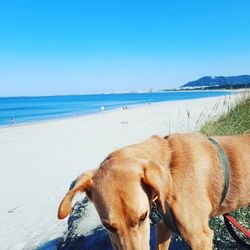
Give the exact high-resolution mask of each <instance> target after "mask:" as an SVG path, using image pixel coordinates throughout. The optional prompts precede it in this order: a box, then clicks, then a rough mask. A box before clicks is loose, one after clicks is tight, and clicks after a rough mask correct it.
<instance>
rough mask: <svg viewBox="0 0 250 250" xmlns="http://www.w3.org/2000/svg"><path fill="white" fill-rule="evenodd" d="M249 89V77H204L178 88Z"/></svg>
mask: <svg viewBox="0 0 250 250" xmlns="http://www.w3.org/2000/svg"><path fill="white" fill-rule="evenodd" d="M239 88H250V75H240V76H215V77H212V76H204V77H202V78H200V79H198V80H195V81H191V82H188V83H186V84H184V85H182V86H181V87H180V89H181V90H184V89H186V90H192V89H239Z"/></svg>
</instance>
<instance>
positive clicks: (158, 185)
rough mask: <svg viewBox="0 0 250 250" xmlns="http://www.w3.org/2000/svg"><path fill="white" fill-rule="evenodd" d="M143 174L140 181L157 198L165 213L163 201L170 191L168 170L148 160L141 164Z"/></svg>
mask: <svg viewBox="0 0 250 250" xmlns="http://www.w3.org/2000/svg"><path fill="white" fill-rule="evenodd" d="M143 172H144V174H143V177H142V181H143V182H144V183H145V184H146V185H147V186H148V187H149V188H150V189H151V191H152V192H153V193H154V194H155V195H156V196H158V200H159V202H160V206H161V208H162V211H163V212H165V200H166V199H167V198H168V197H169V196H170V194H171V189H172V179H171V175H170V171H169V169H168V168H167V167H166V166H162V165H159V164H157V163H155V162H153V161H151V160H149V161H146V162H144V163H143Z"/></svg>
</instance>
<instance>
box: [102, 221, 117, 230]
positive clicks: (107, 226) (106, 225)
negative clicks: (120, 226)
mask: <svg viewBox="0 0 250 250" xmlns="http://www.w3.org/2000/svg"><path fill="white" fill-rule="evenodd" d="M103 226H104V227H105V228H106V229H107V230H109V231H110V232H116V231H117V229H116V228H115V227H113V226H112V225H110V224H107V223H104V224H103Z"/></svg>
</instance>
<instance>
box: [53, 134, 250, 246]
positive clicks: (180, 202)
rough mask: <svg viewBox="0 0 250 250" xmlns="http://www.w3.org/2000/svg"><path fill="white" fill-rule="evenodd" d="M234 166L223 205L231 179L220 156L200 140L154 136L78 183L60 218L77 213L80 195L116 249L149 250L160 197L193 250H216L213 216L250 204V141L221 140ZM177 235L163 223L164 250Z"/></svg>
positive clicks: (159, 238) (241, 138)
mask: <svg viewBox="0 0 250 250" xmlns="http://www.w3.org/2000/svg"><path fill="white" fill-rule="evenodd" d="M215 138H216V140H217V141H219V142H220V144H221V146H222V147H223V149H224V151H225V152H226V155H227V157H228V161H229V165H230V184H229V189H228V193H227V195H226V198H225V200H224V202H223V203H222V205H220V199H221V195H222V192H223V185H224V176H223V170H222V167H221V164H220V160H219V157H218V152H217V149H216V147H215V145H213V144H212V143H211V142H210V141H209V140H208V138H207V137H205V136H203V135H200V134H198V133H197V134H173V135H170V136H168V137H166V138H161V137H159V136H153V137H151V138H150V139H148V140H146V141H144V142H142V143H139V144H135V145H130V146H127V147H124V148H122V149H120V150H117V151H115V152H113V153H112V154H110V155H109V156H108V157H107V158H106V159H105V160H104V161H103V162H102V163H101V165H100V168H99V169H98V170H96V171H90V172H87V173H85V174H82V175H81V176H79V177H78V179H77V181H76V183H75V185H74V187H73V188H72V189H71V190H70V191H69V192H68V193H67V194H66V196H65V197H64V199H63V200H62V202H61V204H60V207H59V211H58V217H59V218H60V219H63V218H65V217H66V216H67V215H68V214H69V213H70V212H71V202H72V199H73V197H74V195H75V194H76V192H84V191H85V192H86V194H87V196H88V197H89V198H90V200H91V201H92V202H93V203H94V205H95V207H96V209H97V212H98V214H99V216H100V219H101V221H102V223H103V225H104V226H105V227H106V228H107V230H108V232H109V235H110V238H111V241H112V244H113V247H114V248H115V249H131V250H132V249H140V250H146V249H149V237H150V232H149V231H150V230H149V214H150V211H151V206H152V200H153V198H154V197H155V196H158V202H159V205H161V207H162V209H163V211H165V207H164V203H165V200H167V201H168V203H169V205H170V207H171V209H172V211H173V216H174V219H175V223H176V225H177V228H178V230H179V232H180V234H181V236H182V237H183V238H184V239H185V240H186V241H187V243H188V244H189V245H190V246H191V247H192V249H212V239H213V232H212V230H211V229H210V228H209V226H208V220H209V218H210V217H213V216H217V215H221V214H224V213H227V212H230V211H232V210H235V209H237V208H239V207H242V206H247V205H250V135H245V136H228V137H215ZM170 239H171V231H170V230H168V229H167V227H165V225H163V224H161V223H160V224H158V225H157V242H158V247H159V249H167V248H168V246H169V243H170Z"/></svg>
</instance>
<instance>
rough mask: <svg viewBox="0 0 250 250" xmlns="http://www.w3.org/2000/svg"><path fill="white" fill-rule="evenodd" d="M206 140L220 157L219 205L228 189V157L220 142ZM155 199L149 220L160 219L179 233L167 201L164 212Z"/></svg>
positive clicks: (154, 221) (156, 220) (158, 220)
mask: <svg viewBox="0 0 250 250" xmlns="http://www.w3.org/2000/svg"><path fill="white" fill-rule="evenodd" d="M208 140H209V141H210V142H211V143H212V144H214V145H215V146H216V149H217V152H218V156H219V159H220V163H221V166H222V169H223V174H224V188H223V192H222V195H221V199H220V205H221V204H222V203H223V201H224V200H225V197H226V195H227V191H228V186H229V163H228V159H227V156H226V154H225V151H224V150H223V148H222V146H221V145H220V143H219V142H218V141H217V140H215V139H214V138H212V137H209V138H208ZM156 200H157V198H156V199H155V200H153V206H152V210H151V214H150V219H151V221H152V222H153V223H154V224H158V223H159V222H160V221H161V220H162V221H163V222H164V224H165V225H166V226H167V227H168V228H170V230H171V231H172V232H173V233H175V234H178V235H180V233H179V231H178V228H177V226H176V224H175V221H174V217H173V212H172V209H171V207H170V206H169V204H168V202H167V201H165V209H166V213H164V212H163V211H162V209H161V208H160V207H159V206H158V205H157V203H156Z"/></svg>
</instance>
